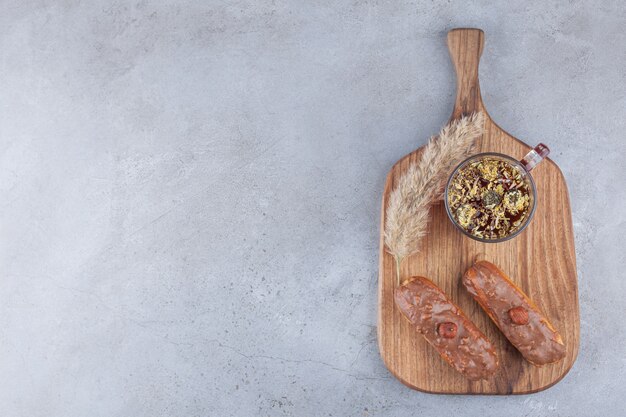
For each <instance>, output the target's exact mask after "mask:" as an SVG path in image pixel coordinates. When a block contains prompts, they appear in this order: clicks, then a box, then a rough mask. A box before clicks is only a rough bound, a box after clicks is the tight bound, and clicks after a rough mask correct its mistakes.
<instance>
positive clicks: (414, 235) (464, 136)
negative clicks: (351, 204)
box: [385, 112, 484, 284]
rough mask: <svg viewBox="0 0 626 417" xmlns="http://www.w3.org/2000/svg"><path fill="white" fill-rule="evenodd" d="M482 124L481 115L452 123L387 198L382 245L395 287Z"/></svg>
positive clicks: (470, 148) (417, 248)
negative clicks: (389, 256) (391, 263)
mask: <svg viewBox="0 0 626 417" xmlns="http://www.w3.org/2000/svg"><path fill="white" fill-rule="evenodd" d="M483 123H484V115H483V113H482V112H479V113H473V114H472V115H470V116H465V117H462V118H460V119H456V120H453V121H451V122H450V123H449V124H448V125H447V126H445V127H444V128H443V129H441V132H439V136H437V137H432V138H431V139H430V141H429V142H428V144H427V145H426V147H425V148H424V151H423V152H422V156H421V158H420V160H419V161H418V162H417V163H413V164H411V165H410V166H409V168H408V169H407V171H406V172H405V173H404V174H403V175H402V176H401V177H400V179H399V180H398V181H397V183H396V187H395V188H394V189H393V191H392V192H391V194H390V195H389V202H388V203H387V211H386V216H387V217H386V219H385V245H386V246H387V251H388V252H389V253H391V254H392V255H393V256H394V258H395V260H396V275H397V278H398V284H399V281H400V263H401V262H402V260H403V259H404V258H406V257H407V256H409V255H411V254H412V253H415V252H417V251H418V250H419V242H420V240H421V239H422V238H423V237H424V236H425V235H426V229H427V226H428V214H429V210H430V207H431V206H432V204H433V203H435V202H436V201H438V200H440V199H441V198H442V192H443V188H444V187H445V183H446V181H447V179H448V177H449V176H450V174H451V172H452V170H453V169H454V168H455V167H456V166H457V165H458V164H459V163H460V162H462V161H463V160H464V159H465V158H467V157H468V156H469V155H470V153H471V151H472V148H473V146H474V143H475V141H476V139H477V138H479V137H480V136H481V135H482V133H483Z"/></svg>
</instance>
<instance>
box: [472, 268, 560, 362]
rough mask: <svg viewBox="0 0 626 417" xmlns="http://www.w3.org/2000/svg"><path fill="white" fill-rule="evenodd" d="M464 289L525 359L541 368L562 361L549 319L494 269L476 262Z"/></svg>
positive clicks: (555, 334)
mask: <svg viewBox="0 0 626 417" xmlns="http://www.w3.org/2000/svg"><path fill="white" fill-rule="evenodd" d="M463 285H465V288H467V291H469V293H470V294H471V295H472V296H473V297H474V299H475V300H476V301H477V302H478V304H480V306H481V307H482V308H483V309H484V310H485V312H486V313H487V314H488V315H489V317H490V318H491V320H493V322H494V323H495V324H496V326H498V328H499V329H500V331H502V333H503V334H504V336H506V338H507V339H509V342H511V344H512V345H513V346H515V348H517V350H519V351H520V353H521V354H522V356H524V358H525V359H526V360H527V361H529V362H531V363H532V364H534V365H537V366H541V365H546V364H549V363H554V362H558V361H560V360H561V359H563V358H564V357H565V345H564V344H563V339H562V338H561V335H560V334H559V332H557V331H556V329H555V328H554V327H553V326H552V324H550V322H549V321H548V319H547V318H546V317H545V316H544V315H543V313H542V312H541V311H540V310H539V309H538V308H537V306H536V305H535V304H534V303H533V302H532V301H531V300H530V298H528V296H527V295H526V294H524V292H523V291H522V290H521V289H520V288H519V287H518V286H517V285H515V284H514V283H513V282H512V281H511V280H510V279H509V278H508V277H507V276H506V274H505V273H504V272H502V271H501V270H500V269H499V268H498V267H497V266H495V265H494V264H492V263H490V262H487V261H479V262H476V263H475V264H474V265H473V266H472V267H470V268H469V269H468V270H467V271H466V272H465V274H464V275H463Z"/></svg>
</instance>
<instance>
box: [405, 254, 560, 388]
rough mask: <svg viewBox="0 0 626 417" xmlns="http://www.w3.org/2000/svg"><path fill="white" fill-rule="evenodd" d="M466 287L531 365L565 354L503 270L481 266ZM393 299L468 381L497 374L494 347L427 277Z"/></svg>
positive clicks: (551, 329) (544, 321)
mask: <svg viewBox="0 0 626 417" xmlns="http://www.w3.org/2000/svg"><path fill="white" fill-rule="evenodd" d="M463 284H464V285H465V287H466V288H467V290H468V291H469V293H470V294H472V296H473V297H474V299H475V300H476V301H477V302H478V303H479V304H480V305H481V307H483V309H484V310H485V311H486V312H487V314H488V315H489V317H490V318H491V319H492V320H493V321H494V323H495V324H496V325H497V326H498V328H499V329H500V330H501V331H502V333H503V334H504V335H505V336H506V337H507V339H509V341H510V342H511V343H512V344H513V345H514V346H515V347H516V348H517V349H518V350H519V351H520V353H521V354H522V355H523V356H524V358H526V359H527V360H528V361H529V362H531V363H533V364H534V365H538V366H540V365H545V364H548V363H553V362H557V361H559V360H560V359H562V358H563V357H564V356H565V348H564V345H563V341H562V339H561V336H560V335H559V333H558V332H557V331H556V330H555V329H554V327H553V326H552V325H551V324H550V323H549V322H548V320H547V319H546V318H545V316H543V314H542V313H541V312H540V311H539V309H538V308H537V307H536V306H535V305H534V303H533V302H532V301H531V300H530V299H529V298H528V297H527V296H526V295H525V294H524V293H523V292H522V291H521V290H520V289H519V287H517V286H516V285H515V284H514V283H513V282H511V280H510V279H509V278H508V277H507V276H506V275H505V274H504V273H503V272H502V271H501V270H500V269H498V267H496V266H495V265H493V264H492V263H489V262H486V261H480V262H477V263H476V264H474V265H473V266H472V267H471V268H470V269H468V270H467V272H466V273H465V275H464V276H463ZM394 297H395V301H396V305H397V306H398V308H399V309H400V311H402V313H403V314H404V316H405V317H406V318H407V319H408V320H409V321H410V322H411V324H413V325H414V326H415V329H416V330H417V331H418V332H419V333H420V334H422V335H423V336H424V337H425V338H426V340H427V341H428V343H430V344H431V345H432V346H433V347H434V348H435V349H436V350H437V351H438V352H439V354H440V355H441V356H442V358H443V359H444V360H445V361H446V362H448V363H449V364H450V365H451V366H452V367H454V368H455V369H456V370H457V371H458V372H460V373H461V374H463V375H464V376H465V377H466V378H468V379H470V380H478V379H486V378H489V377H490V376H492V375H493V374H494V373H495V372H496V371H497V369H498V356H497V355H496V352H495V348H494V347H493V344H492V343H491V342H490V341H489V339H487V337H486V336H485V335H484V334H483V333H482V332H481V331H480V330H479V329H478V327H476V325H475V324H474V323H473V322H472V321H471V320H469V319H468V318H467V316H466V315H465V314H464V313H463V311H462V310H461V309H460V308H459V307H458V306H457V305H456V304H454V303H453V302H452V301H451V300H450V299H449V298H448V297H447V296H446V295H445V293H444V292H443V291H441V289H439V287H437V286H436V285H435V284H434V283H433V282H432V281H430V280H429V279H428V278H424V277H412V278H410V279H409V280H408V281H407V282H405V283H404V284H403V285H401V286H400V287H398V288H396V290H395V294H394Z"/></svg>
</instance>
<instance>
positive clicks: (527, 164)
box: [520, 143, 550, 171]
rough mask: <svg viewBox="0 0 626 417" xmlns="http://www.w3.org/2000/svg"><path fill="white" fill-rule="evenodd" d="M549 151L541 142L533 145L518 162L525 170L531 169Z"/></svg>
mask: <svg viewBox="0 0 626 417" xmlns="http://www.w3.org/2000/svg"><path fill="white" fill-rule="evenodd" d="M549 153H550V148H548V147H547V146H546V145H544V144H543V143H540V144H539V145H537V146H535V148H534V149H533V150H531V151H530V152H528V153H527V154H526V156H525V157H523V158H522V160H521V161H520V163H521V164H522V166H523V167H524V168H526V171H531V170H532V169H533V168H534V167H536V166H537V165H538V164H539V163H540V162H541V161H543V160H544V158H545V157H546V156H548V154H549Z"/></svg>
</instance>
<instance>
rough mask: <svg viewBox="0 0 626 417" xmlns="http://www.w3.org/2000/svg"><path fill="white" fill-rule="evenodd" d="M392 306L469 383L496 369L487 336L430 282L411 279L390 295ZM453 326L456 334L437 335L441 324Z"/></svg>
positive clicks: (495, 362)
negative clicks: (469, 380)
mask: <svg viewBox="0 0 626 417" xmlns="http://www.w3.org/2000/svg"><path fill="white" fill-rule="evenodd" d="M394 297H395V301H396V305H397V306H398V308H399V309H400V311H401V312H402V314H404V316H405V317H406V318H407V319H408V320H409V321H410V322H411V324H413V325H414V326H415V328H416V330H417V331H418V332H419V333H421V334H422V335H423V336H424V337H425V338H426V340H427V341H428V343H430V344H431V345H432V346H433V347H434V348H435V349H437V351H438V352H439V354H440V355H441V356H442V357H443V359H444V360H446V361H447V362H448V363H449V364H450V365H452V366H453V367H454V369H456V370H457V371H459V372H460V373H461V374H463V375H464V376H465V377H466V378H468V379H471V380H477V379H486V378H488V377H490V376H491V375H493V374H494V373H495V372H496V370H497V369H498V357H497V356H496V351H495V349H494V347H493V345H492V344H491V342H490V341H489V340H488V339H487V337H486V336H485V335H484V334H483V333H482V332H481V331H480V330H479V329H478V328H477V327H476V326H475V325H474V323H472V322H471V321H470V320H469V319H468V318H467V317H466V316H465V314H463V312H462V311H461V309H460V308H459V307H457V306H456V305H455V304H454V303H453V302H452V301H450V300H449V299H448V297H446V295H445V294H444V293H443V291H441V290H440V289H439V288H438V287H437V286H436V285H435V284H433V282H432V281H430V280H429V279H428V278H424V277H413V278H411V279H410V280H409V281H408V282H407V283H405V284H404V285H402V286H400V287H398V288H396V290H395V293H394ZM449 323H453V324H455V325H456V334H455V335H454V336H453V337H449V336H450V334H445V336H448V337H444V336H442V335H440V334H439V332H438V327H439V325H441V324H445V325H446V326H448V329H449V328H450V327H451V326H450V325H449Z"/></svg>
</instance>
